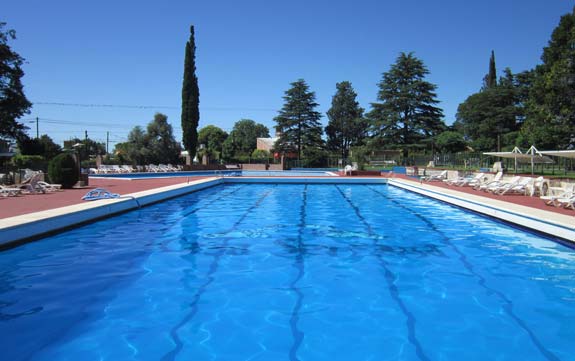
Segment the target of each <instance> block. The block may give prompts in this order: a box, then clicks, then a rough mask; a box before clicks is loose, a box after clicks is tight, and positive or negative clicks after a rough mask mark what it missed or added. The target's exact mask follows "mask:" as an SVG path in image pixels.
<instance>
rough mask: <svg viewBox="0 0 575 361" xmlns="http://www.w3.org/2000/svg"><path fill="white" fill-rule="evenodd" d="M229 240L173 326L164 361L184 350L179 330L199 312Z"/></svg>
mask: <svg viewBox="0 0 575 361" xmlns="http://www.w3.org/2000/svg"><path fill="white" fill-rule="evenodd" d="M271 192H272V190H271V189H270V190H268V191H267V192H266V193H264V194H263V195H262V196H261V197H260V198H259V199H258V200H257V201H256V203H255V204H253V205H252V206H250V207H249V208H248V209H247V210H246V211H245V212H244V214H243V215H242V216H241V217H240V219H239V220H237V221H236V222H235V223H234V224H233V226H232V227H230V229H228V230H227V231H226V232H225V233H229V232H232V231H234V230H235V228H236V227H237V226H239V225H240V224H241V223H242V222H243V221H244V220H245V219H246V217H247V216H248V215H249V213H251V212H252V211H253V210H254V209H256V208H258V207H259V206H260V205H261V203H262V202H263V201H264V199H265V198H266V197H267V196H269V195H270V193H271ZM229 240H230V238H229V237H224V241H223V244H222V246H221V247H219V251H218V252H217V253H216V254H215V255H214V256H213V257H214V259H213V260H212V263H211V264H210V267H209V269H208V273H207V274H206V276H205V278H206V281H205V282H204V283H203V284H202V285H201V286H200V287H199V288H198V290H197V291H196V293H195V294H194V297H192V301H191V303H190V305H189V308H190V312H188V314H187V315H185V317H184V318H183V319H182V320H180V322H178V324H176V325H175V326H174V327H172V330H171V331H170V337H171V339H172V342H173V343H174V348H173V349H172V350H171V351H169V352H167V353H166V354H165V355H164V356H162V358H161V360H162V361H173V360H175V359H176V357H177V356H178V354H179V353H180V351H181V350H182V348H183V347H184V344H183V343H182V341H181V340H180V337H179V335H178V332H179V330H180V329H181V328H182V327H184V326H185V325H186V324H187V323H188V322H190V321H191V320H192V319H193V318H194V316H195V315H196V313H197V312H198V303H199V301H200V299H201V298H202V296H203V294H204V293H205V292H206V290H207V289H208V286H209V285H210V284H211V283H212V282H213V281H214V279H215V277H214V274H215V273H216V272H217V270H218V268H219V262H220V258H222V256H223V255H224V254H225V253H226V250H227V249H226V247H227V244H228V241H229Z"/></svg>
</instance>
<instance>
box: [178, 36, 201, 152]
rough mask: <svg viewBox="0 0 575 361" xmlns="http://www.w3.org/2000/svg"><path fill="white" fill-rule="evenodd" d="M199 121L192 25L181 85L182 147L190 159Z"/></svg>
mask: <svg viewBox="0 0 575 361" xmlns="http://www.w3.org/2000/svg"><path fill="white" fill-rule="evenodd" d="M199 122H200V90H199V88H198V78H197V77H196V43H195V39H194V27H193V26H192V27H191V28H190V39H189V40H188V42H187V43H186V54H185V59H184V82H183V85H182V131H183V139H182V140H183V142H184V148H185V149H186V150H187V151H188V154H189V157H190V159H194V157H195V156H196V148H197V145H198V123H199Z"/></svg>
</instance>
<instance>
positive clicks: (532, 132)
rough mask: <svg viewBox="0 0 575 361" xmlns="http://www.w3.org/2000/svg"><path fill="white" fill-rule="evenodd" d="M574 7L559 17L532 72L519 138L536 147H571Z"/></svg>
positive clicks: (574, 131)
mask: <svg viewBox="0 0 575 361" xmlns="http://www.w3.org/2000/svg"><path fill="white" fill-rule="evenodd" d="M574 44H575V8H574V9H573V11H572V13H570V14H566V15H564V16H562V17H561V20H560V21H559V25H558V26H557V27H556V28H555V30H554V31H553V33H552V34H551V39H550V40H549V44H548V45H547V47H545V48H544V49H543V55H542V57H541V60H542V61H543V63H542V64H541V65H538V66H537V67H536V68H535V70H534V74H533V85H532V88H531V92H530V97H529V101H528V104H527V118H526V120H525V123H524V124H523V127H522V129H521V134H522V138H523V139H524V140H525V141H527V142H529V143H530V144H536V145H537V146H538V147H539V148H540V149H556V148H558V149H568V148H572V147H573V146H575V45H574Z"/></svg>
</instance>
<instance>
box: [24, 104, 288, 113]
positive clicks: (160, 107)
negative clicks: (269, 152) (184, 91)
mask: <svg viewBox="0 0 575 361" xmlns="http://www.w3.org/2000/svg"><path fill="white" fill-rule="evenodd" d="M34 104H35V105H51V106H60V107H78V108H113V109H181V107H176V106H172V105H125V104H89V103H62V102H34ZM200 110H210V111H250V112H275V111H277V109H271V108H243V107H241V108H239V107H238V108H235V107H203V106H201V107H200Z"/></svg>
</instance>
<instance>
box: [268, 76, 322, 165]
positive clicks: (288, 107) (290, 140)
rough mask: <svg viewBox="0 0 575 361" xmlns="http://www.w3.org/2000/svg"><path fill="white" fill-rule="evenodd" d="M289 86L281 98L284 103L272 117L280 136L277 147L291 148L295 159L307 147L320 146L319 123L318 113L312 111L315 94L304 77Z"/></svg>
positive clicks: (320, 133) (314, 106) (313, 109)
mask: <svg viewBox="0 0 575 361" xmlns="http://www.w3.org/2000/svg"><path fill="white" fill-rule="evenodd" d="M291 86H292V87H291V88H290V89H289V90H287V91H286V92H285V96H284V97H283V99H284V101H285V103H284V105H283V107H282V109H281V110H280V111H279V115H278V116H277V117H275V118H274V120H275V121H276V123H277V125H276V130H277V131H278V133H279V139H278V141H277V143H276V148H278V149H279V150H282V151H286V150H294V151H295V152H296V153H297V156H298V159H301V155H302V151H304V150H305V149H307V148H317V147H321V146H322V145H323V142H322V139H321V135H322V132H323V131H322V127H321V123H320V121H319V120H320V119H321V114H320V113H319V112H317V111H316V110H315V108H316V107H317V106H318V104H317V103H316V102H315V93H314V92H312V91H310V90H309V86H308V85H307V84H306V83H305V81H304V80H303V79H299V80H297V81H296V82H293V83H291Z"/></svg>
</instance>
